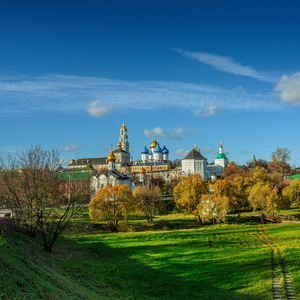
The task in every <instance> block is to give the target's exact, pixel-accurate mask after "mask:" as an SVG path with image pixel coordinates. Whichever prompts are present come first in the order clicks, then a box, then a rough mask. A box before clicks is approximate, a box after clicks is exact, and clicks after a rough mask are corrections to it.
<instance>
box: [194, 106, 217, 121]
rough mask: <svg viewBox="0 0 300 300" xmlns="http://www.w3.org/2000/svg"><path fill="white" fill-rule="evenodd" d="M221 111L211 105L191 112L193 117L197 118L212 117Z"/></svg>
mask: <svg viewBox="0 0 300 300" xmlns="http://www.w3.org/2000/svg"><path fill="white" fill-rule="evenodd" d="M221 111H222V109H220V108H219V107H218V106H216V105H211V106H208V107H205V108H200V109H197V110H194V111H193V114H194V116H196V117H199V118H206V117H213V116H215V115H216V114H218V113H220V112H221Z"/></svg>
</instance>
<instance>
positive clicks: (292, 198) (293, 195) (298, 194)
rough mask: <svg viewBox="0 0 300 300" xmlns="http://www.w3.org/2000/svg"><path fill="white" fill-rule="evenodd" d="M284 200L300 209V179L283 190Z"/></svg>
mask: <svg viewBox="0 0 300 300" xmlns="http://www.w3.org/2000/svg"><path fill="white" fill-rule="evenodd" d="M282 196H283V199H284V201H285V202H286V203H288V204H290V205H291V206H292V207H300V179H298V178H296V179H295V180H293V181H292V183H291V184H290V185H289V186H287V187H286V188H284V189H283V191H282Z"/></svg>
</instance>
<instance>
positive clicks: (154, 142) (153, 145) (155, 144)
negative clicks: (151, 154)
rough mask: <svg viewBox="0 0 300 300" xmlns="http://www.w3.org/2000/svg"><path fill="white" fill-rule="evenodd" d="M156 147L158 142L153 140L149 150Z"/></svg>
mask: <svg viewBox="0 0 300 300" xmlns="http://www.w3.org/2000/svg"><path fill="white" fill-rule="evenodd" d="M157 145H158V142H157V140H156V139H155V138H154V140H153V142H152V143H151V145H150V148H151V149H154V148H155V147H156V146H157Z"/></svg>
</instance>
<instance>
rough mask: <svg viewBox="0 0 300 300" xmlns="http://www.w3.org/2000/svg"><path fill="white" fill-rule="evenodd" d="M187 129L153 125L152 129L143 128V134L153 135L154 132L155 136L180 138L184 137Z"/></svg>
mask: <svg viewBox="0 0 300 300" xmlns="http://www.w3.org/2000/svg"><path fill="white" fill-rule="evenodd" d="M187 131H188V130H185V129H183V128H181V127H178V128H171V129H163V128H161V127H155V128H154V129H145V130H144V134H145V136H146V137H148V138H151V137H153V135H154V133H155V135H156V136H160V137H161V138H163V139H166V140H181V139H182V138H183V137H184V134H185V133H186V132H187Z"/></svg>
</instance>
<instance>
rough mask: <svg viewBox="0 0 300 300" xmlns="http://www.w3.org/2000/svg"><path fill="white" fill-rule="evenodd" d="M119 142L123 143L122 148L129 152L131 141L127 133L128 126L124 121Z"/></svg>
mask: <svg viewBox="0 0 300 300" xmlns="http://www.w3.org/2000/svg"><path fill="white" fill-rule="evenodd" d="M119 143H121V149H122V150H124V151H126V152H129V142H128V135H127V127H126V126H125V123H124V122H123V125H122V127H121V129H120V137H119ZM118 145H119V144H118Z"/></svg>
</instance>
